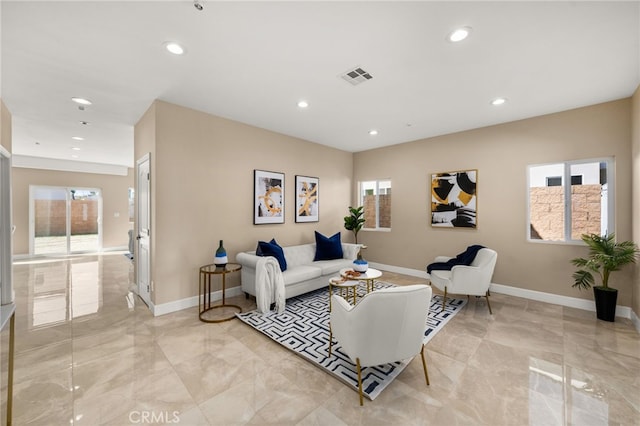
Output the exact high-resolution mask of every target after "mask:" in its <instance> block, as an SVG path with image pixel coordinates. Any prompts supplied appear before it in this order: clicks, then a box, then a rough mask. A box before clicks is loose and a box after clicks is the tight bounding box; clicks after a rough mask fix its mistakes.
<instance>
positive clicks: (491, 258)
mask: <svg viewBox="0 0 640 426" xmlns="http://www.w3.org/2000/svg"><path fill="white" fill-rule="evenodd" d="M449 259H451V258H450V257H444V256H438V257H436V259H435V262H447V261H448V260H449ZM497 259H498V253H496V252H495V251H494V250H491V249H489V248H486V247H485V248H482V249H480V250H479V251H478V253H477V254H476V257H475V259H474V260H473V262H471V264H470V265H469V266H466V265H455V266H453V267H452V268H451V270H450V271H446V270H445V271H442V270H433V271H431V273H430V274H429V275H430V280H431V284H432V285H434V286H435V287H436V288H438V289H439V290H440V291H443V292H444V298H443V300H442V309H443V310H444V306H445V304H446V301H447V294H450V293H453V294H466V295H473V296H484V297H485V298H486V299H487V306H488V307H489V313H490V314H493V312H492V311H491V304H490V303H489V286H490V285H491V278H492V277H493V270H494V268H495V266H496V260H497Z"/></svg>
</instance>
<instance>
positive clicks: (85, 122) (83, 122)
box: [80, 121, 91, 126]
mask: <svg viewBox="0 0 640 426" xmlns="http://www.w3.org/2000/svg"><path fill="white" fill-rule="evenodd" d="M80 124H82V125H83V126H88V125H89V124H91V123H89V122H88V121H81V122H80Z"/></svg>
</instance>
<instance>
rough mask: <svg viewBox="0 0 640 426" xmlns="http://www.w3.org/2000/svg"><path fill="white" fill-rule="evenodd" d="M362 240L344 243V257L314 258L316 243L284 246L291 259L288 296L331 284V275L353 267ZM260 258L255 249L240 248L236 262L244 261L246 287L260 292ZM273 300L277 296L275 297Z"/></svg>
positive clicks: (248, 291) (249, 291)
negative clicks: (257, 283) (257, 285)
mask: <svg viewBox="0 0 640 426" xmlns="http://www.w3.org/2000/svg"><path fill="white" fill-rule="evenodd" d="M360 247H361V244H351V243H342V254H343V257H342V259H334V260H319V261H314V260H313V259H314V257H315V254H316V244H315V243H312V244H302V245H297V246H288V247H285V246H283V247H282V251H283V252H284V257H285V259H286V261H287V270H286V271H284V272H283V273H282V277H283V279H284V289H285V298H287V299H288V298H290V297H293V296H298V295H300V294H303V293H307V292H309V291H312V290H316V289H319V288H322V287H327V286H328V285H329V278H331V277H332V276H336V275H337V274H338V272H339V271H340V269H343V268H351V267H353V261H354V260H355V258H356V256H357V255H358V250H359V249H360ZM258 259H260V257H259V256H256V252H255V251H249V252H240V253H238V254H237V255H236V262H237V263H239V264H240V265H242V269H241V270H240V273H241V281H242V291H244V292H245V294H247V295H249V294H250V295H252V296H255V295H256V264H257V262H258ZM271 302H272V303H273V302H275V300H272V301H271Z"/></svg>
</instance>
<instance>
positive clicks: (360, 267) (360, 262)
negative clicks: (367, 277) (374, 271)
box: [353, 252, 369, 272]
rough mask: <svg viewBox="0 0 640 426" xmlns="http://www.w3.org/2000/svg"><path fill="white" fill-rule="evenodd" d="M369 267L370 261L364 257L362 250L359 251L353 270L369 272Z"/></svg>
mask: <svg viewBox="0 0 640 426" xmlns="http://www.w3.org/2000/svg"><path fill="white" fill-rule="evenodd" d="M368 268H369V262H367V261H366V260H364V259H363V258H362V255H361V254H360V252H358V257H357V258H356V260H354V261H353V270H354V271H356V272H367V269H368Z"/></svg>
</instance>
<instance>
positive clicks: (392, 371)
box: [236, 282, 467, 400]
mask: <svg viewBox="0 0 640 426" xmlns="http://www.w3.org/2000/svg"><path fill="white" fill-rule="evenodd" d="M392 286H393V284H388V283H384V282H376V283H375V287H376V288H385V287H392ZM360 287H361V288H360ZM365 292H366V290H365V289H364V286H359V288H358V297H363V296H364V294H365ZM466 303H467V301H466V299H451V298H448V299H447V304H446V306H445V310H444V311H441V307H442V296H440V295H433V297H432V298H431V309H429V317H428V318H427V324H426V325H427V328H426V330H425V333H424V343H427V342H428V341H429V340H431V338H432V337H433V336H434V335H435V334H436V333H437V332H438V331H440V330H442V328H443V327H444V325H445V324H446V323H447V322H448V321H449V320H450V319H451V318H453V316H454V315H455V314H456V313H457V312H459V311H460V309H461V308H462V307H463V306H464V305H465V304H466ZM328 304H329V290H328V289H327V288H323V289H319V290H315V291H313V292H310V293H306V294H303V295H300V296H296V297H292V298H290V299H287V306H286V309H285V311H284V312H283V313H282V314H277V313H276V312H269V313H266V314H261V313H260V312H258V311H257V310H254V311H250V312H245V313H240V314H236V316H237V317H238V318H239V319H240V320H242V321H243V322H245V323H246V324H248V325H250V326H252V327H253V328H255V329H256V330H258V331H260V332H262V333H264V334H265V335H267V336H268V337H270V338H272V339H273V340H275V341H276V342H278V343H280V344H281V345H282V346H284V347H285V348H287V349H290V350H292V351H294V352H295V353H297V354H298V355H300V356H302V357H303V358H305V359H306V360H308V361H310V362H312V363H313V364H315V365H317V366H319V367H321V368H322V369H324V370H325V371H326V372H327V373H329V374H331V375H332V376H334V377H336V378H337V379H339V380H341V381H343V382H344V383H346V384H347V385H349V386H350V387H352V388H353V389H354V390H355V391H356V392H357V391H358V375H357V373H356V366H355V364H354V363H352V362H351V360H350V359H349V357H348V356H347V355H346V354H345V353H344V352H342V348H341V346H340V344H339V343H337V342H335V341H334V344H333V347H332V350H331V357H330V358H329V357H328V356H327V355H328V349H329V306H328ZM409 362H411V359H407V360H404V361H400V362H395V363H393V364H385V365H378V366H375V367H365V368H363V369H362V389H363V393H364V394H365V395H366V396H367V397H368V398H369V399H370V400H373V399H374V398H375V397H376V396H378V395H379V394H380V392H382V390H383V389H384V388H385V387H387V386H388V385H389V384H390V383H391V382H392V381H393V379H394V378H396V377H397V376H398V375H399V374H400V373H401V372H402V370H404V368H405V367H406V366H407V365H408V364H409Z"/></svg>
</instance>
